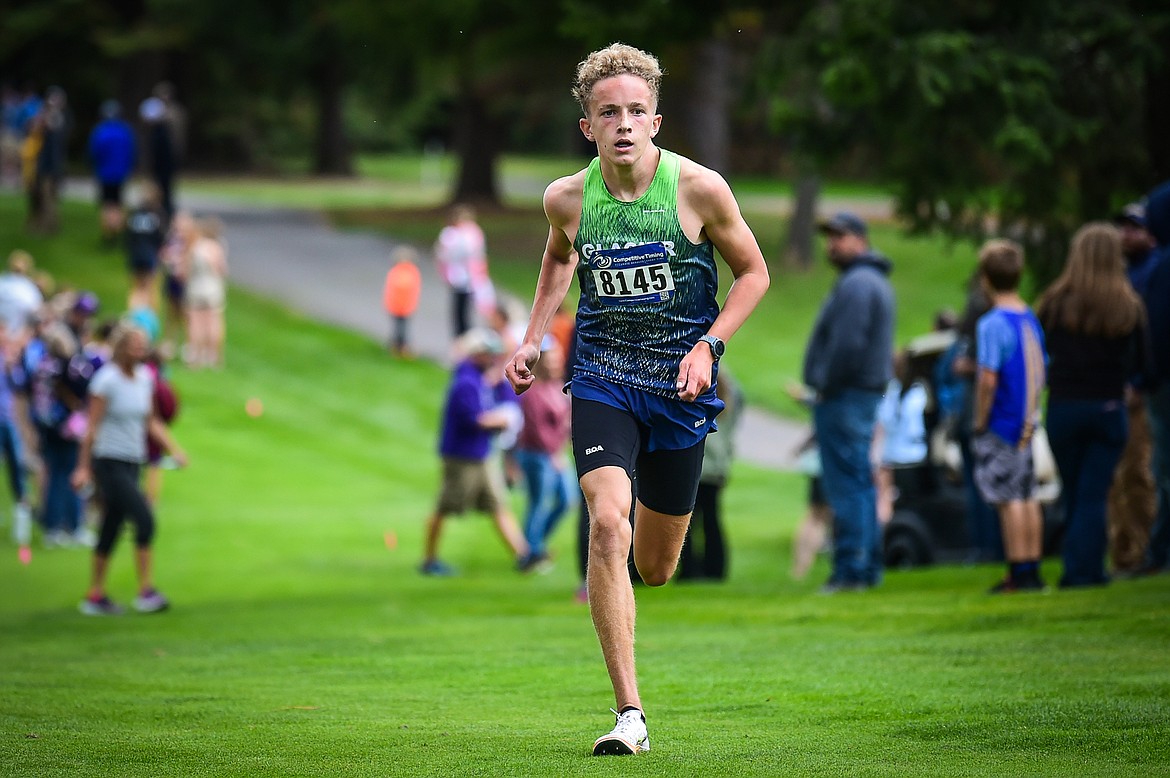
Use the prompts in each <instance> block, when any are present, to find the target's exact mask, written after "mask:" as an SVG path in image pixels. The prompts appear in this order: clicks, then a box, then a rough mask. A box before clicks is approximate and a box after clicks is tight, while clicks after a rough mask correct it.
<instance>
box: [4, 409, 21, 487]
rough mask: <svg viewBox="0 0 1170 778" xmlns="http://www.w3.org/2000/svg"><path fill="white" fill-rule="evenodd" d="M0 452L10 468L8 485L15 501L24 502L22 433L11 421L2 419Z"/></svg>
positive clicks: (5, 464)
mask: <svg viewBox="0 0 1170 778" xmlns="http://www.w3.org/2000/svg"><path fill="white" fill-rule="evenodd" d="M0 454H3V456H4V466H5V467H6V468H8V487H9V488H10V489H11V490H12V500H13V502H24V457H23V456H22V454H21V450H20V433H19V432H17V430H16V424H15V423H14V422H11V421H0Z"/></svg>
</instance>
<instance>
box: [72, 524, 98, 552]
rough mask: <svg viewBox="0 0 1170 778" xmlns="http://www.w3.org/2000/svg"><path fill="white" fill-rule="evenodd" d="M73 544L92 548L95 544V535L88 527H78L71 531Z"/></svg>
mask: <svg viewBox="0 0 1170 778" xmlns="http://www.w3.org/2000/svg"><path fill="white" fill-rule="evenodd" d="M73 545H75V546H79V547H81V548H93V547H94V546H96V545H97V536H96V535H94V534H93V530H91V529H90V528H89V527H78V528H77V532H74V533H73Z"/></svg>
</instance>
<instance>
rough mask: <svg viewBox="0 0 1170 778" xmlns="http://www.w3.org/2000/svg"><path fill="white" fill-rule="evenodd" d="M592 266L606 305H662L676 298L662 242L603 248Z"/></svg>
mask: <svg viewBox="0 0 1170 778" xmlns="http://www.w3.org/2000/svg"><path fill="white" fill-rule="evenodd" d="M589 264H590V266H591V267H592V272H593V283H594V286H595V287H596V291H597V298H598V299H599V300H600V301H601V303H602V305H635V304H638V303H650V302H662V301H666V300H669V299H670V298H671V297H673V296H674V275H673V274H671V272H670V255H669V254H667V251H666V246H664V245H663V244H661V243H645V244H642V245H641V246H632V247H630V248H625V249H600V250H598V251H597V252H596V253H595V254H594V255H593V257H592V258H591V259H590V263H589Z"/></svg>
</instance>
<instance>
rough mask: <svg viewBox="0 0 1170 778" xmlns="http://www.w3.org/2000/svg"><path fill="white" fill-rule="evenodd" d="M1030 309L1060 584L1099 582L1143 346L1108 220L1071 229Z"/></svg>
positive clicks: (1141, 325)
mask: <svg viewBox="0 0 1170 778" xmlns="http://www.w3.org/2000/svg"><path fill="white" fill-rule="evenodd" d="M1036 314H1037V317H1038V318H1039V319H1040V323H1041V324H1042V325H1043V327H1044V335H1045V340H1046V341H1047V344H1048V353H1049V358H1050V364H1049V373H1048V376H1049V380H1048V386H1049V392H1048V438H1049V442H1050V443H1051V445H1052V453H1053V454H1054V456H1055V457H1056V466H1057V468H1058V469H1059V471H1060V478H1061V481H1062V488H1061V499H1062V501H1063V503H1064V510H1065V519H1064V520H1065V534H1064V549H1063V556H1064V575H1063V577H1062V578H1061V581H1060V585H1061V586H1062V587H1071V586H1098V585H1103V584H1106V583H1108V581H1109V578H1108V576H1107V575H1106V573H1105V550H1106V545H1107V542H1108V541H1107V528H1106V518H1105V516H1106V503H1107V500H1108V496H1109V487H1110V485H1111V484H1112V482H1113V472H1114V470H1115V469H1116V468H1117V463H1118V461H1119V460H1120V458H1121V452H1122V449H1123V448H1124V447H1125V441H1126V437H1127V435H1128V423H1127V419H1126V413H1125V394H1126V392H1127V391H1129V382H1130V379H1131V378H1132V377H1133V376H1134V375H1135V374H1136V373H1137V372H1138V371H1139V370H1140V369H1141V368H1142V366H1143V365H1144V362H1145V354H1146V349H1147V340H1146V314H1145V308H1144V307H1143V305H1142V301H1141V298H1140V297H1138V295H1137V293H1136V292H1134V290H1133V287H1132V286H1130V283H1129V279H1128V278H1127V277H1126V275H1125V263H1124V258H1123V255H1122V251H1121V233H1120V232H1119V231H1118V230H1117V228H1116V227H1114V226H1113V225H1111V224H1108V223H1106V222H1091V223H1089V224H1086V225H1085V226H1084V227H1082V228H1081V229H1080V230H1078V231H1077V233H1076V235H1074V236H1073V242H1072V248H1071V249H1070V251H1069V256H1068V261H1067V262H1066V263H1065V267H1064V271H1063V272H1062V273H1061V274H1060V277H1059V278H1057V279H1056V280H1055V281H1054V282H1053V283H1052V285H1051V286H1050V287H1049V288H1048V289H1047V290H1046V291H1045V292H1044V294H1043V295H1041V297H1040V299H1039V301H1038V302H1037V304H1036Z"/></svg>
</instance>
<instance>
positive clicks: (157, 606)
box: [134, 589, 171, 613]
mask: <svg viewBox="0 0 1170 778" xmlns="http://www.w3.org/2000/svg"><path fill="white" fill-rule="evenodd" d="M169 607H171V603H170V601H169V600H167V598H166V597H163V596H162V592H160V591H159V590H158V589H151V590H150V591H149V592H146V593H145V594H139V595H138V596H137V597H135V598H134V610H136V611H138V612H139V613H161V612H162V611H165V610H166V609H167V608H169Z"/></svg>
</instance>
